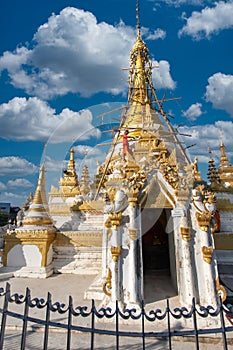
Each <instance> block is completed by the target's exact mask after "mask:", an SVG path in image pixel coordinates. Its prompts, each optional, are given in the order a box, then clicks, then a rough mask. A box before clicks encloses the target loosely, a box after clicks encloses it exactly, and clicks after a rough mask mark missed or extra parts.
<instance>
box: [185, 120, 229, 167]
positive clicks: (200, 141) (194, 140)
mask: <svg viewBox="0 0 233 350" xmlns="http://www.w3.org/2000/svg"><path fill="white" fill-rule="evenodd" d="M220 130H222V134H223V141H224V144H225V146H226V151H227V155H228V157H229V158H231V157H232V160H233V152H232V151H231V150H232V149H233V138H232V134H233V122H232V121H222V120H219V121H216V122H215V123H214V124H205V125H196V126H192V127H188V126H185V127H181V128H179V131H180V132H182V133H187V134H190V135H191V137H190V138H189V139H188V141H189V144H196V146H195V147H192V148H190V149H189V153H190V155H191V158H193V157H194V156H198V159H199V161H200V162H204V163H206V162H208V159H209V154H208V148H209V147H210V148H211V150H212V151H213V154H214V155H215V159H216V161H217V162H218V161H219V158H220V149H219V144H220ZM185 141H186V143H187V140H185Z"/></svg>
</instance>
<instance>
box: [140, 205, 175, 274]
mask: <svg viewBox="0 0 233 350" xmlns="http://www.w3.org/2000/svg"><path fill="white" fill-rule="evenodd" d="M166 226H167V215H166V211H165V209H162V210H161V209H144V210H143V211H142V231H143V236H142V254H143V270H144V274H146V273H147V272H157V273H158V272H163V273H166V274H170V259H169V243H168V234H167V233H166Z"/></svg>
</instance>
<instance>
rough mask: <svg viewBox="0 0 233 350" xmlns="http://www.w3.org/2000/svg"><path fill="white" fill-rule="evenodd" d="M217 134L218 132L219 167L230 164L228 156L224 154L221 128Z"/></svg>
mask: <svg viewBox="0 0 233 350" xmlns="http://www.w3.org/2000/svg"><path fill="white" fill-rule="evenodd" d="M219 134H220V152H221V155H220V168H221V167H226V166H229V165H230V162H229V160H228V157H227V155H226V150H225V145H224V143H223V140H222V129H220V130H219Z"/></svg>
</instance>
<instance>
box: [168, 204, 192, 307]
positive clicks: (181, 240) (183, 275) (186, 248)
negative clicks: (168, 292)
mask: <svg viewBox="0 0 233 350" xmlns="http://www.w3.org/2000/svg"><path fill="white" fill-rule="evenodd" d="M172 217H173V225H174V238H175V239H174V242H175V251H176V270H177V287H178V293H179V298H180V301H181V303H185V304H191V303H192V298H193V297H194V296H195V284H194V275H195V273H194V271H193V264H192V258H191V247H190V241H191V230H190V225H189V223H188V219H187V213H186V210H185V208H184V207H177V208H175V209H173V210H172Z"/></svg>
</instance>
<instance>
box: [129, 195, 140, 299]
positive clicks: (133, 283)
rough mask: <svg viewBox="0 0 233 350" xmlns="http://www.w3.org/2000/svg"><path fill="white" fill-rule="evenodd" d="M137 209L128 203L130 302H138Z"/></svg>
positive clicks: (133, 203)
mask: <svg viewBox="0 0 233 350" xmlns="http://www.w3.org/2000/svg"><path fill="white" fill-rule="evenodd" d="M136 215H137V208H136V203H135V202H130V203H129V218H130V219H129V220H130V222H129V278H130V280H129V283H130V284H129V295H130V300H129V301H130V302H131V303H137V301H138V278H137V239H138V228H137V222H136Z"/></svg>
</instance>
